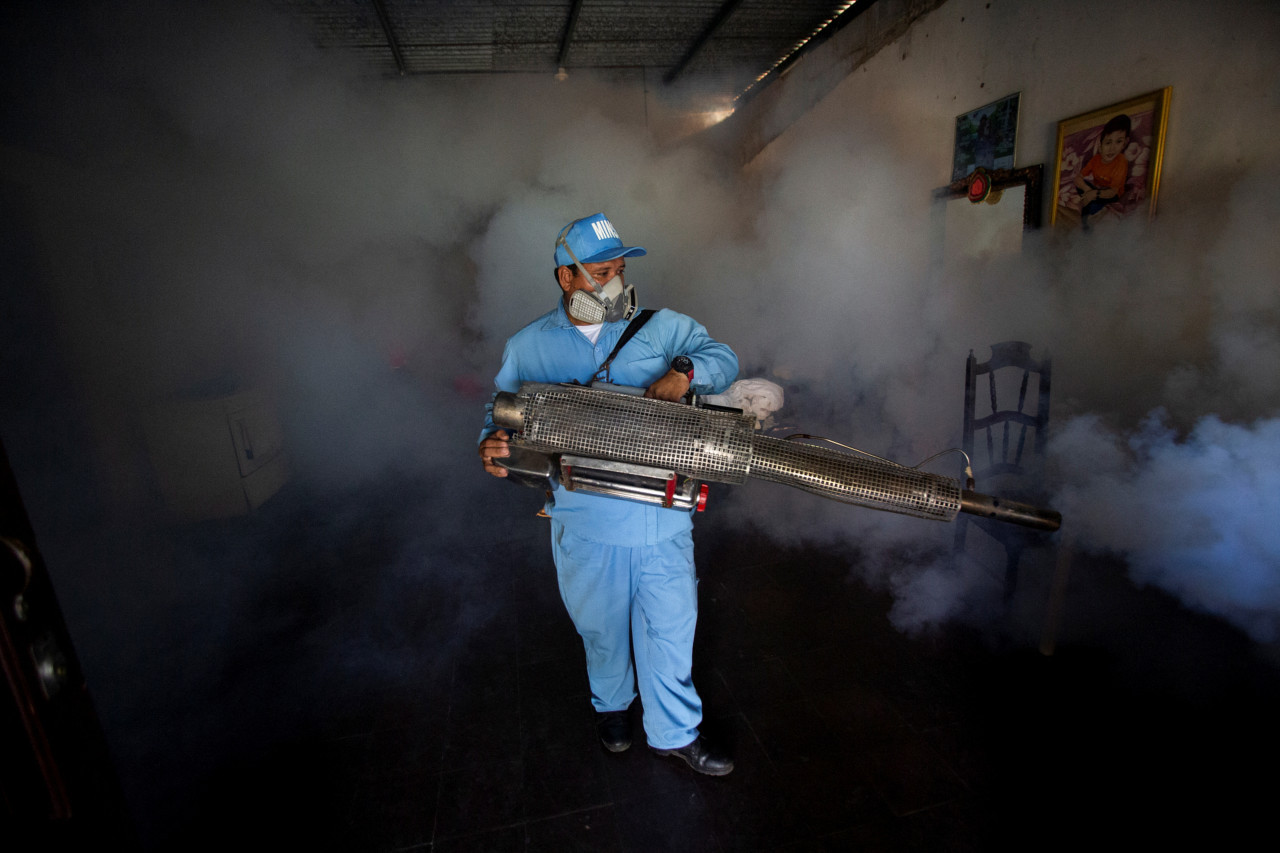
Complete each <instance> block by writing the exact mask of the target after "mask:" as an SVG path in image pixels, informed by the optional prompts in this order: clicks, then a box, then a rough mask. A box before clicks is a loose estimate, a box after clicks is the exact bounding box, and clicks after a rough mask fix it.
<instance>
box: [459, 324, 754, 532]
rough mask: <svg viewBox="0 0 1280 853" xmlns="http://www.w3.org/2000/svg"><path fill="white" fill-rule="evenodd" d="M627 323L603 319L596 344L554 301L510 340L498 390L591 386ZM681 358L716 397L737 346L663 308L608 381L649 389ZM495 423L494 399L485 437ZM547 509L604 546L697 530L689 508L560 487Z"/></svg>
mask: <svg viewBox="0 0 1280 853" xmlns="http://www.w3.org/2000/svg"><path fill="white" fill-rule="evenodd" d="M626 327H627V322H626V321H622V320H620V321H618V322H616V323H605V324H604V328H602V329H601V330H600V337H599V338H598V339H597V340H596V343H595V344H592V343H591V341H589V340H587V338H586V336H585V335H583V334H582V333H581V332H579V331H578V329H577V327H576V326H574V325H573V323H572V322H571V321H570V320H569V315H568V314H566V313H565V310H564V302H563V301H561V300H557V302H556V307H555V310H553V311H549V312H547V313H546V314H544V315H543V316H541V317H539V318H538V319H537V320H534V321H533V322H532V323H530V324H529V325H527V326H525V327H524V328H523V329H521V330H520V331H518V332H516V333H515V334H514V335H512V336H511V339H510V340H508V341H507V345H506V348H505V349H504V350H503V353H502V368H501V369H500V370H499V371H498V375H497V377H496V378H495V379H494V385H496V386H497V387H498V390H499V391H517V390H519V388H520V385H521V383H524V382H573V381H574V380H577V381H578V382H581V383H583V384H587V383H589V382H590V381H591V379H592V377H593V376H594V375H595V373H596V370H597V369H598V368H599V367H600V365H601V364H603V363H604V360H605V359H606V358H608V357H609V353H611V352H613V347H614V345H616V344H617V342H618V338H619V337H621V335H622V332H623V330H624V329H625V328H626ZM678 355H687V356H689V358H691V359H693V390H694V391H695V392H697V393H699V394H719V393H721V392H722V391H724V390H725V389H726V388H728V387H729V385H730V383H732V382H733V380H734V379H735V378H736V377H737V375H738V357H737V356H736V355H734V353H733V350H731V349H729V347H727V346H726V345H724V344H722V343H719V342H718V341H715V340H713V339H712V338H711V336H710V335H708V334H707V330H706V329H705V328H704V327H703V326H702V325H701V324H699V323H698V322H697V321H695V320H694V319H693V318H691V317H686V316H685V315H684V314H679V313H677V312H675V311H670V310H667V309H665V308H664V309H662V310H659V311H658V312H657V313H655V314H654V315H653V316H652V317H651V318H649V322H648V323H646V324H645V325H644V328H642V329H641V330H640V331H639V332H637V333H636V335H635V336H634V337H633V338H632V339H631V340H629V341H628V342H627V345H626V346H624V347H623V348H622V351H621V352H619V353H618V357H617V358H616V359H614V362H613V364H612V366H611V368H610V379H609V381H611V382H613V384H615V385H634V386H637V387H641V388H647V387H649V386H650V385H652V384H653V383H654V382H656V381H657V380H658V379H659V378H660V377H661V376H662V375H663V374H665V373H666V372H667V371H668V370H670V369H671V360H672V359H673V358H675V357H676V356H678ZM496 428H497V427H496V426H495V425H494V423H493V404H492V402H490V403H489V404H488V405H487V406H485V419H484V430H483V431H482V432H481V434H480V439H481V440H482V441H483V440H484V437H485V436H486V435H488V434H489V433H491V432H493V431H494V430H495V429H496ZM547 511H548V512H549V513H550V514H551V516H552V517H553V518H555V519H557V520H558V521H560V522H561V523H563V524H564V525H565V527H566V528H567V529H568V530H570V531H571V532H572V533H573V534H575V535H576V536H579V537H581V538H583V539H589V540H591V541H593V542H602V543H604V544H607V545H626V546H636V545H653V544H655V543H658V542H663V541H665V540H667V539H670V538H671V537H672V536H675V535H677V534H679V533H683V532H686V531H688V530H690V529H691V528H692V527H693V519H692V516H691V514H690V513H689V512H686V511H682V510H675V509H662V508H661V507H657V506H651V505H648V504H641V503H637V502H635V501H628V500H622V499H620V498H611V497H606V496H604V495H592V494H586V493H583V492H576V491H575V492H571V491H568V490H566V489H561V488H559V487H557V489H556V491H555V493H554V497H553V500H552V502H551V505H549V506H548V507H547Z"/></svg>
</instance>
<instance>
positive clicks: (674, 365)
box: [671, 355, 693, 385]
mask: <svg viewBox="0 0 1280 853" xmlns="http://www.w3.org/2000/svg"><path fill="white" fill-rule="evenodd" d="M671 369H672V370H674V371H676V372H677V373H683V374H684V375H685V376H687V377H689V384H690V385H692V384H693V359H691V358H689V356H687V355H678V356H676V357H675V358H673V359H671Z"/></svg>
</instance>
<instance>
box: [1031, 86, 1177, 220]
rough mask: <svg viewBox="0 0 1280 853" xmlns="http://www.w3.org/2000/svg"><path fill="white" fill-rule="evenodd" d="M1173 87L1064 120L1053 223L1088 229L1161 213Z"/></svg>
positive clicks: (1060, 131)
mask: <svg viewBox="0 0 1280 853" xmlns="http://www.w3.org/2000/svg"><path fill="white" fill-rule="evenodd" d="M1172 91H1173V90H1172V89H1171V88H1170V87H1167V86H1166V87H1165V88H1163V89H1157V90H1156V91H1154V92H1148V93H1147V94H1145V95H1139V96H1138V97H1136V98H1130V99H1129V100H1127V101H1121V102H1120V103H1117V104H1112V105H1110V106H1108V107H1103V108H1102V109H1098V110H1093V111H1091V112H1087V113H1084V114H1082V115H1078V116H1072V117H1071V118H1068V119H1063V120H1062V121H1060V122H1058V149H1057V154H1056V155H1055V156H1054V162H1055V163H1056V167H1055V174H1054V181H1053V183H1052V184H1050V187H1051V188H1052V191H1053V193H1054V200H1053V204H1052V205H1051V207H1050V213H1049V224H1050V226H1051V227H1053V228H1064V229H1074V228H1083V229H1084V230H1086V231H1089V230H1092V229H1093V228H1095V227H1098V226H1105V225H1106V224H1107V223H1111V222H1116V221H1119V220H1121V219H1124V218H1125V217H1127V216H1131V215H1134V214H1137V213H1142V212H1145V215H1146V216H1148V217H1150V216H1151V215H1153V214H1154V213H1155V209H1156V197H1157V195H1158V194H1159V191H1160V161H1161V159H1162V157H1163V155H1164V134H1165V127H1166V125H1167V123H1168V117H1169V96H1170V94H1171V92H1172Z"/></svg>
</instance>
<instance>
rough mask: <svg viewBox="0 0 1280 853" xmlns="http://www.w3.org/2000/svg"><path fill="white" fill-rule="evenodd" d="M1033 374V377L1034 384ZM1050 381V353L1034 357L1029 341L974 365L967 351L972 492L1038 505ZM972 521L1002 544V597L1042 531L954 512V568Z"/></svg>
mask: <svg viewBox="0 0 1280 853" xmlns="http://www.w3.org/2000/svg"><path fill="white" fill-rule="evenodd" d="M1033 375H1034V376H1035V377H1036V382H1035V386H1034V389H1033V386H1032V384H1031V380H1032V376H1033ZM1051 378H1052V362H1051V360H1050V358H1049V355H1048V354H1047V353H1046V354H1044V356H1043V357H1042V358H1041V359H1040V360H1039V361H1037V360H1035V359H1033V358H1032V357H1031V344H1028V343H1025V342H1023V341H1004V342H1002V343H998V344H992V345H991V357H990V358H989V359H988V360H987V361H985V362H979V361H978V360H977V359H976V358H975V357H974V354H973V351H972V350H970V351H969V358H968V360H967V361H966V362H965V371H964V434H963V439H962V447H963V448H964V452H965V453H967V454H969V459H970V461H971V464H972V465H973V469H974V478H975V480H976V481H977V484H978V490H979V491H983V492H989V493H992V494H996V495H999V496H1001V497H1006V498H1009V499H1012V500H1019V501H1024V502H1026V503H1030V504H1035V505H1042V504H1043V503H1044V500H1045V495H1044V494H1043V491H1044V451H1045V443H1046V441H1047V439H1048V426H1049V384H1050V380H1051ZM983 385H985V386H986V388H985V391H986V394H985V395H982V402H981V403H979V393H978V392H979V386H983ZM1029 391H1030V392H1031V393H1028V392H1029ZM1029 433H1030V435H1028V434H1029ZM979 437H980V438H981V439H982V441H981V443H979V442H978V439H979ZM971 524H972V525H976V526H977V527H978V529H980V530H982V531H983V532H984V533H986V534H987V535H988V536H990V537H991V538H993V539H994V540H996V541H997V542H998V543H1000V545H1002V546H1003V548H1004V551H1005V591H1004V594H1005V600H1006V601H1008V600H1009V599H1011V598H1012V597H1013V593H1014V590H1015V588H1016V587H1017V575H1018V563H1019V561H1020V560H1021V558H1022V552H1023V550H1025V549H1026V548H1027V547H1030V546H1033V545H1038V544H1043V543H1044V542H1045V541H1046V535H1045V534H1044V533H1042V532H1039V531H1035V530H1030V529H1027V528H1024V527H1019V526H1016V525H1012V524H1006V523H1004V522H1000V521H995V520H992V519H987V518H983V517H981V516H970V515H965V514H961V515H960V516H959V517H957V519H956V535H955V543H954V545H953V547H952V552H951V559H952V565H953V566H955V564H956V561H957V560H958V559H959V558H960V556H961V555H962V554H963V553H964V550H965V538H966V536H967V535H968V528H969V525H971Z"/></svg>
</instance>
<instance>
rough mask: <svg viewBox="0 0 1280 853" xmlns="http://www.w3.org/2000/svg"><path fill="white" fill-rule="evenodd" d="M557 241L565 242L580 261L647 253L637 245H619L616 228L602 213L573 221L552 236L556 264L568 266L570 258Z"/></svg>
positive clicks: (598, 260) (633, 256)
mask: <svg viewBox="0 0 1280 853" xmlns="http://www.w3.org/2000/svg"><path fill="white" fill-rule="evenodd" d="M561 240H563V241H564V242H565V243H568V244H569V248H570V249H572V250H573V253H574V254H575V255H577V256H578V260H579V261H581V262H582V263H584V264H598V263H600V262H601V261H611V260H613V259H614V258H637V257H639V256H641V255H646V254H648V252H646V251H645V250H644V249H642V248H640V247H639V246H624V245H622V238H621V237H619V236H618V231H617V229H615V228H614V227H613V223H612V222H610V221H609V219H608V217H606V216H605V215H604V214H603V213H597V214H595V215H594V216H587V217H585V218H583V219H578V220H575V221H574V222H570V223H569V224H568V225H566V226H565V227H564V228H561V229H560V234H559V236H557V237H556V254H555V259H556V266H558V267H566V266H572V265H573V258H571V257H570V256H569V253H568V252H567V251H565V247H564V245H563V244H562V243H561Z"/></svg>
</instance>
